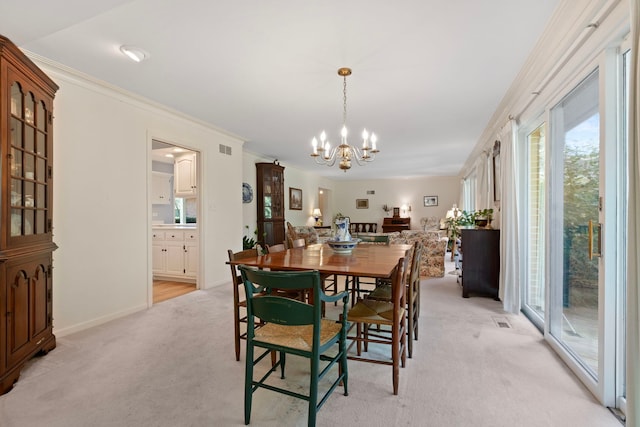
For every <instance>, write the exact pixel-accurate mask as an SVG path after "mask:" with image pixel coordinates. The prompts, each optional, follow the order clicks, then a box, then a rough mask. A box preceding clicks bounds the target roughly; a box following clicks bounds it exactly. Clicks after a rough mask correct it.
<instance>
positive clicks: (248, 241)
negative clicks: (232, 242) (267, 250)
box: [242, 225, 267, 250]
mask: <svg viewBox="0 0 640 427" xmlns="http://www.w3.org/2000/svg"><path fill="white" fill-rule="evenodd" d="M244 228H246V229H247V230H249V226H248V225H245V226H244ZM253 234H254V236H255V237H253V236H246V235H245V236H242V250H246V249H253V248H255V247H256V245H257V244H258V229H255V230H253ZM266 235H267V233H263V237H264V236H266Z"/></svg>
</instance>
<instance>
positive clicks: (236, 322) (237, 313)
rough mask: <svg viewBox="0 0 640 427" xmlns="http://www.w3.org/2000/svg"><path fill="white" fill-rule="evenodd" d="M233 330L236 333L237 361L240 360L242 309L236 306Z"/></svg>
mask: <svg viewBox="0 0 640 427" xmlns="http://www.w3.org/2000/svg"><path fill="white" fill-rule="evenodd" d="M233 314H234V316H235V318H234V319H233V330H234V332H235V336H234V338H235V344H236V361H239V360H240V308H239V307H238V306H237V305H236V306H235V309H234V313H233ZM247 326H248V325H247Z"/></svg>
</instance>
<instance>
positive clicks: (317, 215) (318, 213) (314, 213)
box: [313, 208, 322, 225]
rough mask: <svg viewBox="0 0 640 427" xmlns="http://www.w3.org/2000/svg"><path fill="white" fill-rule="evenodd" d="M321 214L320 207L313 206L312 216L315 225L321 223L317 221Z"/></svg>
mask: <svg viewBox="0 0 640 427" xmlns="http://www.w3.org/2000/svg"><path fill="white" fill-rule="evenodd" d="M321 216H322V212H320V209H319V208H315V209H314V210H313V217H314V218H315V219H316V225H322V224H321V223H320V222H319V220H320V217H321Z"/></svg>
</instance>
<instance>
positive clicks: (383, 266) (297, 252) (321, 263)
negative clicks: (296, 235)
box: [227, 244, 411, 278]
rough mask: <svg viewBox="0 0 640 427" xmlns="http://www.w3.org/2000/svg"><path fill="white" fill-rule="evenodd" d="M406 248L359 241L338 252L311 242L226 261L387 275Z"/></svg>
mask: <svg viewBox="0 0 640 427" xmlns="http://www.w3.org/2000/svg"><path fill="white" fill-rule="evenodd" d="M409 249H411V245H403V244H400V245H371V244H359V245H358V246H356V247H355V248H354V250H353V251H352V252H351V253H350V254H338V253H335V252H334V251H333V250H332V249H331V248H330V247H329V246H328V245H326V244H313V245H308V246H307V247H306V248H294V249H287V250H286V251H282V252H276V253H273V254H266V255H259V256H257V257H255V258H242V259H240V260H237V261H228V262H227V263H228V264H236V265H238V264H243V265H249V266H253V267H259V268H269V269H271V270H318V271H319V272H320V273H322V274H340V275H348V276H359V277H379V278H386V277H390V276H391V274H392V273H393V270H394V269H395V268H396V266H397V265H398V260H399V259H400V258H402V257H403V256H405V254H406V252H407V251H408V250H409Z"/></svg>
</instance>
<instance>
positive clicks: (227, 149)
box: [218, 144, 231, 156]
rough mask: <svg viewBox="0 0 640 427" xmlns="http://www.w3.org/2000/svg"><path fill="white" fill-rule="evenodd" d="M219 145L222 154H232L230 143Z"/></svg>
mask: <svg viewBox="0 0 640 427" xmlns="http://www.w3.org/2000/svg"><path fill="white" fill-rule="evenodd" d="M218 147H219V149H220V153H221V154H226V155H227V156H230V155H231V147H229V146H228V145H224V144H219V145H218Z"/></svg>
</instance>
